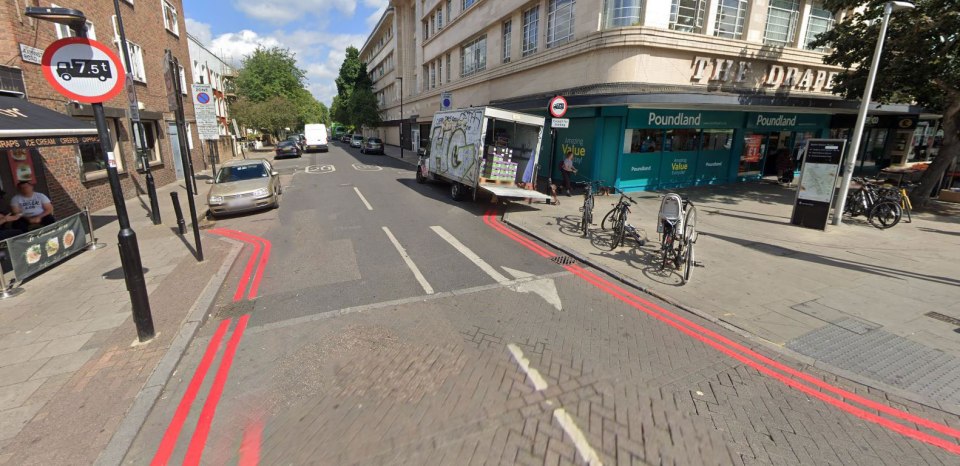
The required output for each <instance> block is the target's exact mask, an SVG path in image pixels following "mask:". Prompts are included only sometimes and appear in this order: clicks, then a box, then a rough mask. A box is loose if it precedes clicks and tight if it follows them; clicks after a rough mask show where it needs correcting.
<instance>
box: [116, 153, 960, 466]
mask: <svg viewBox="0 0 960 466" xmlns="http://www.w3.org/2000/svg"><path fill="white" fill-rule="evenodd" d="M276 167H277V168H278V169H279V170H280V171H281V173H282V175H283V183H284V195H283V198H282V202H281V207H280V208H279V209H278V210H273V211H268V212H262V213H258V214H252V215H246V216H241V217H234V218H228V219H220V220H217V221H216V222H215V224H214V225H212V227H211V228H210V229H208V231H209V232H210V233H211V234H216V235H221V236H225V237H230V238H232V239H234V240H236V241H241V242H245V243H248V246H247V247H246V249H245V250H244V253H243V254H242V255H241V257H240V260H239V261H238V263H237V264H236V265H235V266H234V268H233V270H232V271H231V276H230V277H229V278H228V280H227V281H226V285H225V286H224V288H223V289H222V290H221V291H220V295H219V297H218V304H217V306H216V310H215V313H214V314H213V315H212V316H211V318H210V319H209V321H208V322H207V323H206V324H205V326H204V328H203V329H202V330H201V333H200V335H199V336H198V338H196V339H195V340H194V342H193V343H192V345H191V347H190V349H189V350H188V352H187V353H186V354H185V356H184V358H183V359H182V361H181V362H180V364H179V367H178V369H177V372H176V374H175V375H174V377H173V378H172V379H171V380H170V382H169V383H168V385H167V387H166V388H165V390H164V393H163V395H162V397H161V399H160V400H159V401H158V403H157V405H156V406H155V407H154V409H153V410H152V412H151V414H150V416H149V418H148V420H147V422H146V424H145V425H144V426H143V428H142V430H141V432H140V433H139V435H138V437H137V439H136V441H135V443H134V445H133V447H132V448H131V450H130V451H129V452H128V455H127V457H126V461H125V462H126V463H127V464H147V463H151V462H152V463H153V464H199V463H202V464H217V465H219V464H241V465H253V464H332V465H343V464H551V465H553V464H635V463H639V464H755V463H760V464H814V463H816V464H870V465H876V464H957V461H958V458H957V456H955V455H956V454H957V453H958V452H960V446H958V443H957V441H958V437H960V430H958V429H960V421H958V419H957V418H956V417H954V416H952V415H949V414H946V413H942V412H939V411H936V410H933V409H931V408H927V407H924V406H919V405H916V404H914V403H911V402H908V401H905V400H899V399H896V398H895V397H893V396H890V395H887V394H884V393H882V392H878V391H875V390H873V389H868V388H867V387H864V386H861V385H858V384H856V383H853V382H851V381H848V380H844V379H840V378H838V377H835V376H832V375H829V374H825V373H822V372H820V371H818V370H816V369H813V368H809V367H804V366H801V365H800V364H798V363H796V362H795V361H791V360H789V359H786V358H784V357H782V356H778V355H777V354H775V353H773V352H771V351H768V350H766V349H764V348H762V347H757V346H756V345H753V344H751V343H749V342H746V341H744V340H743V339H742V338H740V337H738V336H736V335H734V334H732V333H731V332H728V331H725V330H723V329H720V328H718V327H716V326H713V325H711V324H709V323H708V322H705V321H703V320H700V319H698V318H696V317H694V316H692V315H690V314H688V313H685V312H683V311H679V310H677V309H675V308H673V307H671V306H669V305H667V304H664V303H661V302H657V301H656V300H653V299H650V298H649V297H648V296H645V295H642V294H641V293H639V292H637V291H636V290H629V289H625V288H623V287H622V286H621V285H619V284H618V283H617V282H615V281H613V280H612V279H611V278H609V277H606V276H604V275H603V274H602V273H600V272H597V271H593V270H590V269H589V268H586V267H583V266H581V265H578V264H575V263H574V264H568V263H566V262H567V261H565V260H564V258H563V257H560V256H559V253H557V252H556V251H553V250H551V249H550V248H547V247H545V246H543V245H540V244H538V243H536V242H535V241H532V240H530V239H528V238H526V237H523V236H521V235H519V234H517V233H515V232H513V231H512V230H509V229H508V228H507V227H505V226H503V225H502V224H501V223H500V222H499V220H498V217H497V215H498V214H499V213H501V212H502V208H501V207H498V206H495V205H492V204H490V203H488V202H477V203H473V202H462V203H457V202H453V201H451V200H449V195H448V189H447V187H446V186H443V185H440V184H426V185H419V184H417V183H416V182H415V180H414V176H413V171H412V167H411V166H409V165H407V164H405V163H403V162H400V161H397V160H394V159H391V158H389V157H384V156H366V155H360V154H359V152H358V151H357V150H356V149H348V148H346V147H345V146H344V145H341V144H339V143H335V144H332V145H331V149H330V152H329V153H322V154H306V155H305V156H304V157H303V158H302V159H296V160H285V161H278V162H277V163H276ZM541 207H544V208H549V207H546V206H541ZM510 208H511V209H513V208H526V207H525V206H524V205H522V204H520V205H513V206H511V207H510ZM208 241H209V240H208ZM700 254H709V252H708V251H703V252H700Z"/></svg>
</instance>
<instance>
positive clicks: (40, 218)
mask: <svg viewBox="0 0 960 466" xmlns="http://www.w3.org/2000/svg"><path fill="white" fill-rule="evenodd" d="M17 191H19V192H20V194H17V195H16V196H13V199H11V200H10V209H11V210H13V215H14V217H15V218H9V217H8V218H7V221H10V220H13V224H12V225H13V228H14V229H18V230H23V231H27V230H30V229H33V228H38V227H41V226H47V225H52V224H53V223H54V222H56V221H57V220H56V219H55V218H54V217H53V204H52V203H51V202H50V198H49V197H47V196H46V195H45V194H43V193H38V192H35V191H34V190H33V184H31V183H30V182H29V181H21V182H20V183H18V184H17Z"/></svg>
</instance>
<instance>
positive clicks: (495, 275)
mask: <svg viewBox="0 0 960 466" xmlns="http://www.w3.org/2000/svg"><path fill="white" fill-rule="evenodd" d="M430 229H431V230H433V232H434V233H436V234H438V235H440V237H441V238H443V240H444V241H446V242H448V243H450V246H453V247H454V248H455V249H456V250H457V251H460V254H463V255H464V256H466V257H467V259H470V261H471V262H473V263H474V264H476V265H477V267H480V270H483V271H484V272H486V273H487V275H489V276H490V278H492V279H494V280H495V281H496V282H497V283H506V282H509V281H510V279H509V278H507V277H505V276H503V275H502V274H501V273H500V272H497V269H495V268H493V267H491V266H490V264H488V263H487V262H486V261H484V260H483V259H481V258H480V256H478V255H476V254H475V253H474V252H473V251H471V250H470V248H468V247H466V246H464V245H463V243H461V242H460V241H459V240H458V239H456V238H454V237H453V235H451V234H450V233H449V232H447V230H444V229H443V227H439V226H432V227H430Z"/></svg>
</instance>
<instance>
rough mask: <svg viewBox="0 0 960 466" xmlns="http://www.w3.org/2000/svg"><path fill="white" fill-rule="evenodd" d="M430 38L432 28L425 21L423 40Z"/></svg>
mask: <svg viewBox="0 0 960 466" xmlns="http://www.w3.org/2000/svg"><path fill="white" fill-rule="evenodd" d="M429 38H430V26H428V25H427V22H426V21H423V40H427V39H429Z"/></svg>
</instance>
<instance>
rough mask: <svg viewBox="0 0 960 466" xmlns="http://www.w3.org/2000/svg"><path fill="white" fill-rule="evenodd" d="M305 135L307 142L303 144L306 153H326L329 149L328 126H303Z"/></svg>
mask: <svg viewBox="0 0 960 466" xmlns="http://www.w3.org/2000/svg"><path fill="white" fill-rule="evenodd" d="M303 135H304V137H305V138H306V140H307V142H305V143H303V150H304V152H310V151H312V150H319V151H321V152H326V151H327V150H328V148H327V126H326V125H324V124H322V123H311V124H309V125H304V126H303Z"/></svg>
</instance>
